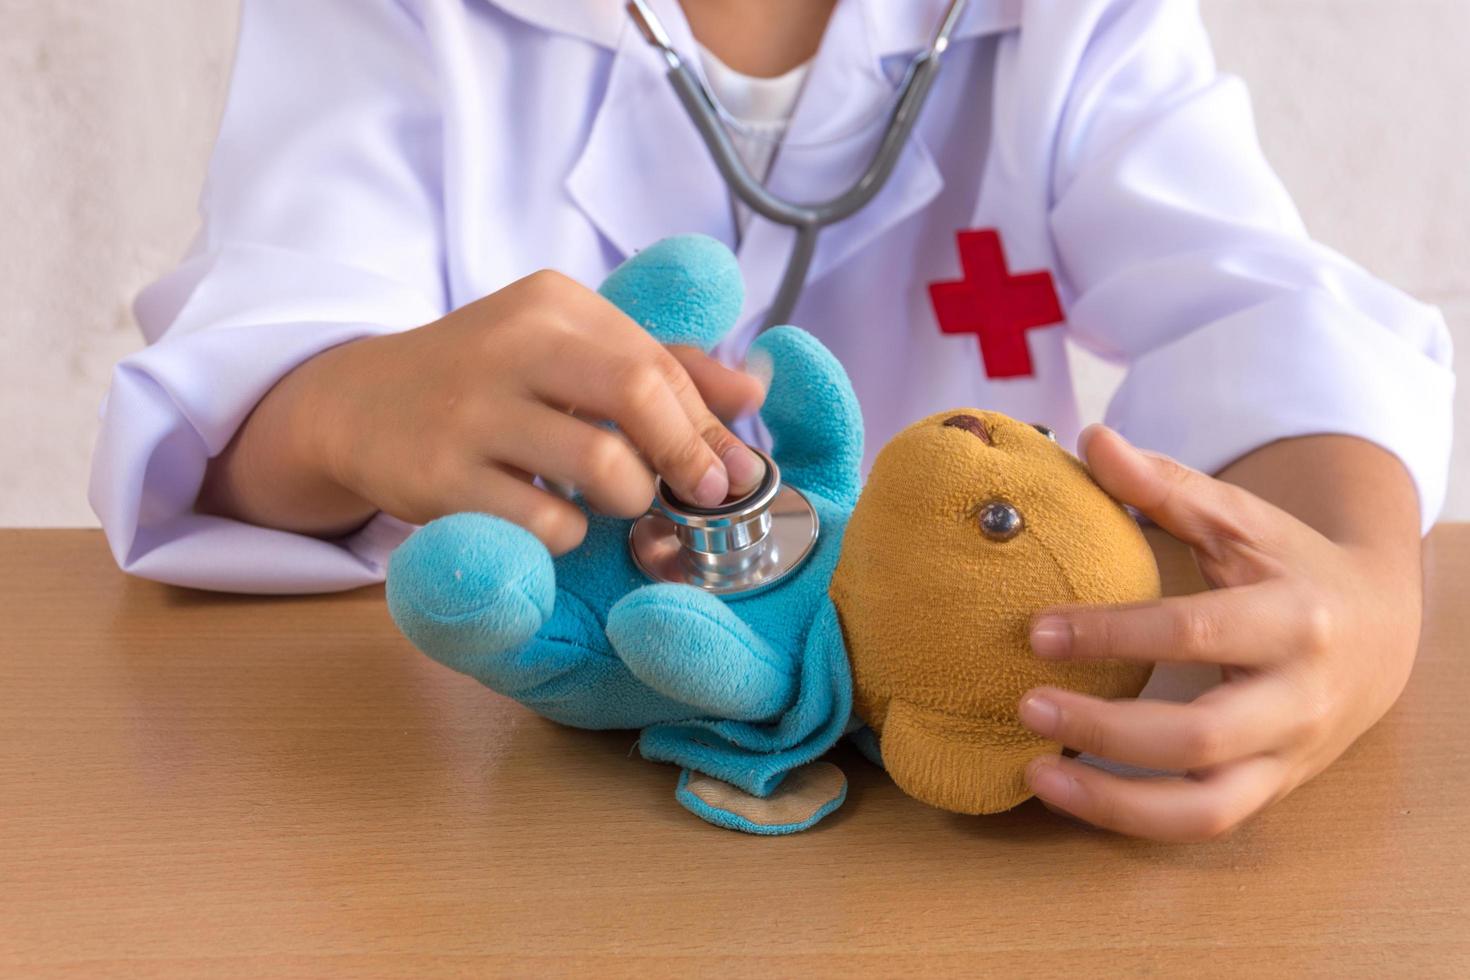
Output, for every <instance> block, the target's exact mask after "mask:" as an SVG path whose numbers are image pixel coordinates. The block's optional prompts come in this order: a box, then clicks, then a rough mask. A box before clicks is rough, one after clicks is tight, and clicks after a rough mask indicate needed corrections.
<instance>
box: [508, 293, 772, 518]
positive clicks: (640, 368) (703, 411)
mask: <svg viewBox="0 0 1470 980" xmlns="http://www.w3.org/2000/svg"><path fill="white" fill-rule="evenodd" d="M609 309H611V307H610V306H609ZM624 319H626V318H624ZM629 322H630V323H631V321H629ZM635 329H636V328H635ZM639 335H640V336H639V338H638V339H635V340H629V341H628V342H627V343H625V344H624V345H623V346H619V347H609V346H606V345H605V344H604V343H603V342H600V341H597V340H592V339H589V338H587V337H585V336H574V337H571V338H568V339H567V340H565V341H564V342H562V343H559V344H556V345H555V346H554V347H553V349H552V351H551V352H550V356H549V357H547V358H545V359H543V360H542V361H540V362H537V363H535V364H533V365H531V366H530V369H529V371H528V373H527V376H526V384H527V386H528V388H529V390H530V391H531V392H532V393H533V394H535V395H536V396H538V397H540V398H543V399H545V400H546V401H548V402H550V403H552V404H553V405H557V406H562V407H567V408H575V409H576V410H577V411H578V412H579V413H580V414H582V415H590V416H595V417H597V418H600V419H607V420H608V421H611V422H614V423H616V424H617V426H618V427H619V428H620V429H622V430H623V433H624V434H625V435H626V436H627V437H628V438H629V439H630V440H631V441H632V443H633V445H634V446H635V447H637V449H638V450H639V451H640V452H641V453H642V454H643V456H644V457H645V458H646V459H647V460H648V462H649V464H650V465H651V466H652V467H653V469H654V471H655V472H656V473H658V474H659V475H660V476H662V477H663V478H664V480H665V481H667V482H668V484H669V486H670V487H671V488H672V489H673V491H674V493H675V494H677V495H678V496H679V497H682V498H683V499H685V500H688V501H690V502H692V503H694V504H695V505H697V506H700V507H716V506H719V505H720V504H721V503H722V502H724V500H725V498H726V497H727V496H728V494H729V492H730V483H731V480H730V477H729V475H728V474H727V472H726V466H727V462H726V460H722V459H721V454H722V453H723V454H724V455H725V457H726V459H727V460H729V462H731V463H734V464H735V466H736V467H737V468H739V467H741V466H745V467H746V470H747V471H748V470H749V469H750V468H752V467H754V468H756V469H757V471H758V473H757V477H756V479H759V473H760V472H763V471H762V470H759V468H760V467H761V465H762V464H761V463H760V460H759V459H756V458H755V457H754V454H752V453H751V452H750V450H749V449H747V448H746V447H745V445H744V444H743V443H741V442H740V440H739V439H737V438H736V437H735V435H734V434H733V433H731V432H730V431H729V430H728V429H726V428H725V427H724V425H722V424H721V423H720V421H719V420H718V419H716V418H715V417H714V416H713V415H712V414H710V412H709V410H708V409H707V408H704V407H703V403H701V402H699V397H698V393H697V392H695V390H694V385H693V382H691V381H690V380H689V376H688V375H687V374H685V373H684V369H683V368H681V367H680V366H679V363H678V362H677V361H675V360H674V358H673V356H672V355H671V354H669V353H668V351H666V350H665V349H664V348H663V347H661V346H659V345H658V344H656V343H654V342H653V341H652V340H651V339H650V338H649V337H648V336H647V335H646V334H642V332H641V331H639ZM676 384H678V385H679V386H680V388H681V390H679V391H676V390H675V385H676ZM691 403H697V404H698V406H699V408H698V412H697V413H692V412H691V408H692V404H691ZM692 414H694V415H697V417H698V423H696V421H695V418H693V417H691V415H692ZM737 449H738V451H735V450H737ZM747 458H748V459H747ZM747 471H741V473H740V476H741V479H742V480H744V479H745V478H747V476H748V472H747Z"/></svg>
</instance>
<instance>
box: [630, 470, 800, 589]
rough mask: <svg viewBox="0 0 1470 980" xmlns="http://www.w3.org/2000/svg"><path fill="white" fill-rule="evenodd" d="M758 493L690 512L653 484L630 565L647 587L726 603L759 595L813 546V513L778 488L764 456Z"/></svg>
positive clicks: (776, 474) (792, 492)
mask: <svg viewBox="0 0 1470 980" xmlns="http://www.w3.org/2000/svg"><path fill="white" fill-rule="evenodd" d="M754 452H755V453H756V454H757V455H759V456H760V457H761V459H762V460H763V461H764V462H765V464H766V475H765V477H764V479H762V480H761V483H760V485H759V486H757V487H756V488H755V489H754V490H753V491H751V492H750V493H749V494H747V495H746V496H744V497H741V498H740V499H739V500H732V501H729V502H727V503H725V504H722V505H720V506H719V507H695V506H693V505H692V504H688V503H685V502H684V501H683V500H680V499H679V498H678V497H676V496H675V495H674V494H673V492H672V491H670V490H669V488H668V487H667V486H665V485H664V482H663V481H662V480H659V481H658V486H657V491H656V493H655V494H654V498H653V506H652V507H651V508H650V509H649V512H648V513H647V514H644V515H643V516H642V517H640V518H638V520H636V521H634V522H633V529H632V530H631V531H630V532H629V534H628V548H629V550H630V551H631V552H632V555H633V562H634V563H635V564H636V565H637V566H638V568H639V569H640V570H642V572H643V574H645V575H647V576H648V577H649V578H651V579H653V580H654V581H655V582H674V583H677V584H680V585H692V586H694V587H696V588H699V589H703V590H704V591H706V592H710V593H713V594H715V595H723V596H732V595H742V594H748V593H751V592H757V591H759V590H761V589H766V588H769V587H771V586H772V585H775V584H776V583H777V582H779V581H781V580H782V579H783V578H785V577H786V576H787V575H790V574H791V573H792V572H793V571H795V570H796V569H797V568H798V567H800V566H801V563H802V562H804V561H805V560H806V559H807V557H808V556H809V555H810V554H811V553H812V548H813V547H814V546H815V545H816V543H817V532H818V522H817V512H816V511H815V510H814V509H813V508H812V505H811V502H810V501H808V500H807V499H806V497H804V496H803V495H802V494H801V492H800V491H799V490H797V489H795V488H794V487H788V486H784V485H783V484H782V483H781V471H780V470H779V469H777V467H776V463H775V460H773V459H771V457H770V456H768V455H766V454H765V453H763V452H761V451H760V450H758V449H757V450H754Z"/></svg>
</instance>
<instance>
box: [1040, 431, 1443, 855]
mask: <svg viewBox="0 0 1470 980" xmlns="http://www.w3.org/2000/svg"><path fill="white" fill-rule="evenodd" d="M1082 443H1083V452H1084V455H1085V457H1086V459H1087V462H1088V464H1089V466H1090V467H1091V469H1092V472H1093V475H1094V477H1095V478H1096V479H1097V481H1098V482H1099V483H1100V484H1101V485H1102V486H1103V488H1104V489H1106V490H1107V491H1108V492H1109V493H1111V494H1113V495H1114V496H1115V497H1117V498H1118V499H1119V500H1121V501H1123V502H1124V503H1126V504H1129V505H1132V506H1134V507H1136V508H1137V509H1138V510H1139V511H1141V512H1142V513H1143V514H1145V515H1147V516H1148V517H1149V518H1151V519H1153V520H1154V522H1155V523H1157V524H1158V525H1159V526H1160V527H1162V528H1163V529H1164V530H1165V531H1168V532H1169V533H1170V534H1172V535H1174V536H1175V537H1176V538H1178V539H1180V540H1181V541H1183V542H1185V543H1186V544H1188V545H1190V546H1191V547H1192V548H1193V550H1194V553H1195V556H1196V559H1197V560H1198V562H1199V566H1200V570H1201V572H1202V573H1203V574H1204V577H1205V579H1206V581H1208V582H1209V583H1210V585H1211V586H1213V587H1214V589H1215V591H1211V592H1205V593H1201V594H1199V595H1193V596H1183V597H1176V598H1166V599H1163V600H1161V601H1158V602H1152V603H1146V604H1142V605H1138V606H1124V607H1115V608H1098V609H1058V610H1049V611H1047V612H1044V613H1042V614H1041V615H1039V616H1038V617H1037V618H1036V620H1035V621H1034V622H1033V623H1032V629H1031V643H1032V647H1033V648H1034V649H1035V651H1036V653H1037V655H1038V656H1042V657H1047V658H1078V659H1094V658H1097V659H1101V658H1113V659H1121V660H1142V661H1192V662H1200V663H1210V664H1219V665H1222V666H1223V667H1224V678H1225V679H1224V683H1222V684H1221V685H1220V686H1218V687H1216V688H1214V689H1212V690H1210V691H1208V692H1206V693H1205V694H1203V695H1201V696H1200V697H1199V698H1198V699H1196V700H1195V701H1194V702H1193V703H1190V704H1185V705H1181V704H1172V703H1164V702H1158V701H1142V700H1140V701H1112V702H1110V701H1104V700H1100V699H1097V698H1092V697H1088V696H1085V695H1081V694H1075V693H1072V692H1067V691H1061V690H1057V689H1053V688H1038V689H1036V690H1033V691H1031V692H1028V693H1027V695H1026V696H1025V697H1024V698H1022V700H1021V708H1020V710H1021V718H1022V720H1023V722H1024V723H1025V724H1026V725H1027V726H1028V727H1030V728H1031V729H1032V730H1034V731H1036V732H1037V733H1038V734H1041V735H1044V736H1046V737H1048V738H1054V739H1056V740H1057V741H1059V742H1061V743H1062V744H1063V745H1066V746H1068V747H1069V748H1073V749H1077V750H1080V751H1084V752H1090V753H1092V754H1094V755H1097V756H1101V757H1104V758H1107V759H1112V760H1115V761H1117V762H1123V763H1130V764H1133V765H1137V766H1142V767H1145V768H1152V769H1166V770H1177V771H1181V772H1184V773H1186V775H1184V776H1181V777H1175V778H1168V777H1165V778H1153V779H1145V778H1140V779H1129V778H1124V777H1121V776H1117V775H1113V774H1111V773H1108V772H1104V771H1102V770H1100V769H1097V768H1095V767H1093V766H1089V765H1086V764H1085V763H1081V762H1077V761H1075V760H1072V759H1066V758H1058V757H1056V756H1048V757H1045V758H1041V759H1037V760H1035V761H1034V762H1033V763H1032V764H1031V766H1030V768H1029V769H1028V770H1027V779H1028V782H1029V783H1030V785H1031V788H1032V789H1033V791H1034V792H1035V793H1036V795H1037V796H1038V797H1040V798H1041V799H1042V800H1043V801H1044V802H1046V803H1047V804H1049V805H1051V806H1054V807H1056V808H1058V809H1060V810H1065V811H1066V812H1068V813H1070V814H1072V815H1074V816H1076V817H1078V818H1080V819H1082V820H1085V821H1087V822H1089V823H1093V824H1096V825H1098V826H1101V827H1107V828H1110V829H1112V830H1116V831H1119V832H1121V833H1125V834H1131V835H1135V836H1139V837H1150V838H1155V839H1159V840H1173V841H1189V840H1202V839H1208V838H1212V837H1216V836H1218V835H1221V834H1223V833H1226V832H1228V831H1229V830H1231V829H1232V828H1234V827H1235V826H1236V825H1238V824H1240V823H1241V822H1242V821H1244V820H1245V819H1247V818H1248V817H1250V816H1251V815H1252V814H1253V813H1255V812H1256V811H1258V810H1260V809H1261V808H1262V807H1265V806H1267V805H1268V804H1270V803H1273V802H1275V801H1276V800H1279V799H1281V798H1282V797H1283V796H1285V795H1286V794H1287V793H1289V792H1291V791H1292V790H1293V789H1295V788H1296V787H1297V786H1299V785H1301V784H1302V783H1303V782H1305V781H1307V780H1308V779H1310V778H1312V777H1313V776H1315V775H1316V774H1317V773H1319V772H1321V771H1322V770H1323V769H1324V768H1326V766H1327V765H1328V764H1329V763H1331V762H1332V761H1333V760H1334V759H1336V758H1337V757H1338V756H1339V755H1340V754H1342V752H1343V751H1344V750H1346V749H1347V747H1348V746H1349V745H1351V744H1352V742H1353V741H1354V740H1355V739H1356V738H1357V737H1358V736H1359V735H1361V734H1363V732H1365V731H1367V729H1368V728H1369V727H1371V726H1372V725H1373V724H1374V723H1375V722H1377V721H1378V719H1379V718H1380V717H1382V716H1383V714H1384V712H1386V711H1387V710H1388V708H1389V706H1390V705H1391V704H1392V703H1393V702H1394V700H1395V699H1396V698H1397V697H1398V695H1399V693H1400V691H1402V689H1403V687H1404V684H1405V682H1406V681H1407V679H1408V676H1409V671H1410V668H1411V667H1412V665H1413V660H1414V653H1415V649H1416V647H1417V643H1418V633H1419V623H1420V602H1421V596H1420V581H1419V576H1418V569H1417V565H1416V564H1414V563H1413V562H1405V561H1402V560H1398V558H1395V557H1385V555H1384V554H1380V552H1379V551H1377V550H1374V549H1373V548H1370V547H1363V546H1357V545H1353V546H1344V545H1340V544H1337V543H1335V542H1333V541H1331V540H1329V539H1328V538H1327V537H1324V536H1323V535H1322V534H1320V533H1318V532H1317V531H1316V530H1314V529H1313V528H1311V527H1309V526H1308V525H1307V524H1304V523H1303V522H1301V521H1299V520H1297V519H1296V518H1295V517H1292V516H1291V515H1289V514H1287V513H1286V512H1285V511H1283V510H1280V509H1278V508H1277V507H1275V506H1273V505H1272V504H1270V503H1267V502H1266V501H1264V500H1262V499H1261V498H1260V497H1257V496H1255V495H1254V494H1252V493H1250V492H1248V491H1246V490H1243V489H1241V488H1240V487H1237V486H1233V485H1231V484H1228V483H1225V482H1222V481H1220V480H1215V479H1212V478H1210V477H1208V476H1205V475H1204V474H1202V473H1199V472H1197V471H1195V470H1191V469H1188V468H1186V467H1184V466H1182V465H1180V464H1179V463H1176V462H1174V461H1173V460H1170V459H1167V458H1165V457H1161V456H1156V455H1153V454H1149V453H1144V452H1141V451H1139V450H1137V449H1135V448H1133V447H1132V446H1131V445H1129V444H1128V443H1127V442H1125V441H1124V440H1123V438H1122V437H1121V436H1119V435H1118V434H1116V433H1114V432H1112V431H1111V430H1108V429H1104V428H1102V427H1096V428H1094V429H1092V430H1089V432H1087V433H1084V437H1083V440H1082ZM1366 448H1368V449H1370V450H1371V447H1366ZM1315 475H1316V474H1313V473H1310V472H1301V471H1298V474H1297V479H1299V480H1302V481H1311V480H1312V479H1313V478H1314V476H1315ZM1324 483H1325V481H1324ZM1325 491H1326V487H1325V486H1323V487H1321V488H1320V489H1319V490H1318V491H1317V492H1319V493H1320V492H1325ZM1385 510H1386V511H1387V510H1388V508H1387V507H1385ZM1410 533H1413V534H1415V535H1417V526H1415V527H1414V528H1413V530H1412V531H1411V532H1410ZM1414 544H1415V550H1414V555H1415V561H1417V536H1416V537H1415V539H1414ZM1406 564H1413V568H1412V569H1409V568H1406V567H1405V565H1406Z"/></svg>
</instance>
